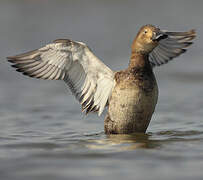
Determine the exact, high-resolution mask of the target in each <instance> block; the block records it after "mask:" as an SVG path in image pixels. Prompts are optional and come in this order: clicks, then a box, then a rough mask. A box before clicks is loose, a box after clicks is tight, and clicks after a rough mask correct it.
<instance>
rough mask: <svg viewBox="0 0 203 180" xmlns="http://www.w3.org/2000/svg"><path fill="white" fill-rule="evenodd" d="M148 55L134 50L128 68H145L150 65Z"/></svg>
mask: <svg viewBox="0 0 203 180" xmlns="http://www.w3.org/2000/svg"><path fill="white" fill-rule="evenodd" d="M149 66H150V64H149V61H148V55H146V54H142V53H139V52H134V51H133V52H132V54H131V58H130V62H129V65H128V69H129V70H130V69H143V68H146V67H149Z"/></svg>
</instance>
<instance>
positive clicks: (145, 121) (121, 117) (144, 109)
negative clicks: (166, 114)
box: [105, 67, 158, 134]
mask: <svg viewBox="0 0 203 180" xmlns="http://www.w3.org/2000/svg"><path fill="white" fill-rule="evenodd" d="M115 80H116V86H115V88H114V89H113V92H112V96H111V99H110V101H109V111H108V115H107V117H106V120H105V132H106V133H107V134H112V133H116V134H125V133H133V132H145V131H146V129H147V127H148V125H149V122H150V120H151V116H152V114H153V112H154V109H155V106H156V103H157V98H158V88H157V84H156V79H155V77H154V74H153V72H152V69H148V68H147V67H145V69H144V68H139V69H138V68H137V69H136V68H131V69H127V70H124V71H119V72H117V73H116V74H115Z"/></svg>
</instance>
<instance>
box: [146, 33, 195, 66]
mask: <svg viewBox="0 0 203 180" xmlns="http://www.w3.org/2000/svg"><path fill="white" fill-rule="evenodd" d="M164 33H165V34H166V35H168V38H166V39H163V40H160V41H159V45H158V46H157V47H156V48H154V50H153V51H152V52H151V53H150V54H149V61H150V63H151V66H152V67H154V66H160V65H162V64H166V63H167V62H169V61H170V60H172V59H173V58H175V57H177V56H179V55H181V54H183V53H184V52H186V50H187V49H186V48H187V47H188V46H190V45H191V44H192V43H193V42H192V40H193V39H194V38H195V37H196V32H195V30H190V31H188V32H168V31H165V32H164Z"/></svg>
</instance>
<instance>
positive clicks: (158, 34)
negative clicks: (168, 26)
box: [152, 31, 168, 41]
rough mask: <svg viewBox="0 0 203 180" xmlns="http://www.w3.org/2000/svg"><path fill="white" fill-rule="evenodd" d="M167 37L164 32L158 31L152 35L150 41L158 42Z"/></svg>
mask: <svg viewBox="0 0 203 180" xmlns="http://www.w3.org/2000/svg"><path fill="white" fill-rule="evenodd" d="M167 37H168V35H167V34H165V33H164V32H162V31H158V32H154V35H153V37H152V40H153V41H160V40H162V39H166V38H167Z"/></svg>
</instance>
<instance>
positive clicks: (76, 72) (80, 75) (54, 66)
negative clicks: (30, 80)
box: [7, 39, 115, 115]
mask: <svg viewBox="0 0 203 180" xmlns="http://www.w3.org/2000/svg"><path fill="white" fill-rule="evenodd" d="M7 59H8V61H10V62H11V63H13V65H12V66H13V67H15V68H16V69H17V71H19V72H22V73H23V74H24V75H27V76H30V77H34V78H40V79H52V80H64V81H65V82H66V83H67V84H68V86H69V88H70V90H71V91H72V93H73V94H74V95H75V97H76V98H77V99H78V101H79V102H80V103H81V105H82V108H83V110H86V113H88V112H91V111H98V115H100V114H101V113H102V112H103V110H104V108H105V106H106V105H107V102H108V99H109V97H110V96H111V92H112V89H113V87H114V85H115V82H114V72H113V71H112V70H111V69H109V68H108V67H107V66H106V65H105V64H104V63H103V62H101V61H100V60H99V59H98V58H97V57H96V56H95V55H94V54H93V53H92V52H91V50H90V49H89V48H88V47H87V46H86V45H85V44H84V43H81V42H76V41H71V40H69V39H58V40H55V41H54V42H53V43H51V44H48V45H46V46H45V47H42V48H40V49H37V50H34V51H31V52H28V53H24V54H20V55H17V56H13V57H8V58H7Z"/></svg>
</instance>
